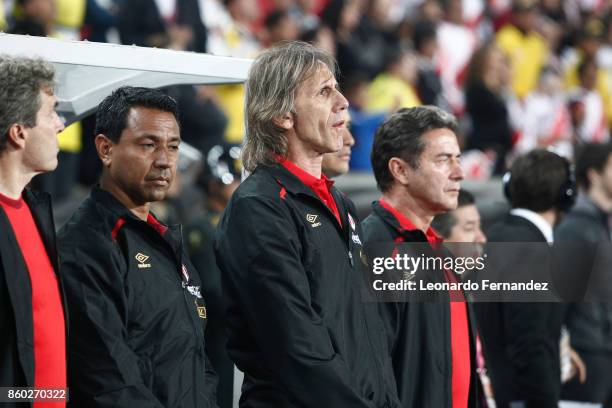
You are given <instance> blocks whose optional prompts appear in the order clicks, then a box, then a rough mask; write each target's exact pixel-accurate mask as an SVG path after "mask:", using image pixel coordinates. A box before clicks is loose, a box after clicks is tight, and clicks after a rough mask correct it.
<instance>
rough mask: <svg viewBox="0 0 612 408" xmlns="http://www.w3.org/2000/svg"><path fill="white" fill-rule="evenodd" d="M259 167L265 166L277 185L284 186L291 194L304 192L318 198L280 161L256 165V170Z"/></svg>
mask: <svg viewBox="0 0 612 408" xmlns="http://www.w3.org/2000/svg"><path fill="white" fill-rule="evenodd" d="M260 168H265V169H266V170H267V171H269V172H270V174H272V177H274V179H275V180H276V182H277V183H278V184H279V185H281V186H283V187H285V189H286V190H287V192H289V193H292V194H305V195H308V196H311V197H313V198H316V199H317V200H318V199H319V197H317V195H316V194H315V192H314V191H312V189H310V188H309V187H308V186H306V184H304V183H303V182H302V181H301V180H300V179H299V178H297V176H295V175H294V174H293V173H291V172H290V171H289V170H287V169H286V168H285V167H284V166H283V165H281V164H280V163H274V164H272V165H269V166H261V167H258V170H259V169H260Z"/></svg>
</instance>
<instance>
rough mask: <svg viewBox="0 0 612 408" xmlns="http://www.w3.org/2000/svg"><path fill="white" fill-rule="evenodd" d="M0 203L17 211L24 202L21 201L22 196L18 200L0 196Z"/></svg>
mask: <svg viewBox="0 0 612 408" xmlns="http://www.w3.org/2000/svg"><path fill="white" fill-rule="evenodd" d="M0 203H3V204H5V205H7V206H9V207H13V208H15V209H17V210H18V209H20V208H21V206H22V205H23V203H24V201H23V196H21V197H19V198H18V199H14V198H10V197H7V196H5V195H4V194H0Z"/></svg>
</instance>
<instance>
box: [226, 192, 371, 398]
mask: <svg viewBox="0 0 612 408" xmlns="http://www.w3.org/2000/svg"><path fill="white" fill-rule="evenodd" d="M227 211H229V214H226V216H225V217H224V220H223V221H222V223H221V226H220V228H219V232H218V236H217V245H216V248H215V252H216V256H217V261H218V264H219V266H220V269H221V270H222V273H223V274H224V275H223V277H224V281H223V283H224V286H227V288H226V289H225V290H226V291H227V292H226V293H229V294H231V296H233V297H234V299H229V301H230V302H234V303H237V304H239V305H240V312H241V313H242V314H243V318H244V319H246V321H247V324H248V327H249V333H248V334H249V335H251V336H252V337H253V338H254V339H255V342H256V344H257V347H258V348H259V349H260V350H261V355H262V356H263V361H261V365H262V366H264V367H265V368H266V369H268V370H270V371H271V372H272V373H273V374H274V375H275V376H276V378H277V379H278V382H279V383H280V384H282V386H284V388H285V389H286V390H287V392H289V393H291V396H292V398H294V399H295V400H296V401H297V402H299V405H300V406H303V407H313V408H319V407H323V406H327V407H373V406H374V405H373V403H372V402H370V401H367V400H366V399H365V398H363V397H362V396H360V395H359V393H358V392H357V391H356V389H357V387H356V384H355V381H353V379H352V374H351V372H350V370H349V368H348V367H347V365H346V363H345V362H344V360H343V358H342V356H340V355H339V354H338V353H336V351H335V349H334V346H333V344H332V340H331V338H330V335H329V331H328V328H327V327H326V326H325V325H324V323H323V319H322V318H321V316H320V315H319V314H318V313H317V311H315V310H313V308H312V304H311V298H310V281H309V279H308V277H307V273H306V270H305V267H304V265H303V264H302V262H301V261H300V259H301V254H302V243H301V242H300V241H299V238H298V232H297V228H296V226H295V224H294V223H293V221H292V219H291V215H290V213H289V209H288V208H287V207H286V206H284V205H283V204H282V203H281V202H280V201H278V202H276V201H274V200H272V199H267V198H265V197H246V198H241V199H238V200H236V201H234V202H233V203H232V205H231V206H230V207H229V208H228V209H227ZM254 220H255V221H254ZM329 272H330V273H333V271H329ZM230 330H231V329H230ZM241 335H244V333H236V332H234V333H232V332H231V331H230V341H231V338H232V337H239V336H241ZM230 354H232V350H230ZM237 363H238V364H240V361H238V362H237Z"/></svg>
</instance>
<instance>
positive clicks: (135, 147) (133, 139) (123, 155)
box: [96, 107, 181, 207]
mask: <svg viewBox="0 0 612 408" xmlns="http://www.w3.org/2000/svg"><path fill="white" fill-rule="evenodd" d="M180 142H181V138H180V133H179V126H178V123H177V122H176V119H175V118H174V115H173V114H172V113H170V112H164V111H160V110H157V109H148V108H141V107H136V108H131V109H130V111H129V113H128V116H127V121H126V128H125V129H124V130H123V132H122V133H121V138H120V139H119V142H118V143H113V142H111V141H110V140H109V139H107V138H106V137H105V136H103V135H98V136H97V137H96V147H97V148H98V154H99V155H100V157H101V158H102V162H103V164H104V167H105V175H104V178H103V180H104V181H103V187H104V188H105V189H106V190H108V191H110V192H111V193H113V194H114V195H115V196H116V197H118V198H119V199H120V201H122V202H124V204H127V206H128V207H130V205H129V204H133V205H137V206H141V205H145V204H147V203H150V202H153V201H161V200H163V199H164V198H165V197H166V195H167V193H168V189H169V188H170V185H171V184H172V181H173V180H174V177H175V174H176V164H177V160H178V151H179V144H180ZM125 200H128V202H127V203H125Z"/></svg>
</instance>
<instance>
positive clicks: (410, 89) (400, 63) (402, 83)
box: [365, 49, 421, 112]
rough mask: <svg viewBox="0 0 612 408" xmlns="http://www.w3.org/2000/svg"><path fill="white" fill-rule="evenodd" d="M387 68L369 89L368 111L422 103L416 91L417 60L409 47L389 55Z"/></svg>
mask: <svg viewBox="0 0 612 408" xmlns="http://www.w3.org/2000/svg"><path fill="white" fill-rule="evenodd" d="M388 61H389V62H388V63H387V65H386V68H385V70H384V71H383V72H382V73H380V74H378V75H377V76H376V78H374V81H373V82H372V84H371V85H370V88H369V89H368V101H367V104H366V106H365V110H366V111H368V112H381V111H384V112H393V111H395V110H397V109H399V108H411V107H414V106H419V105H421V100H420V99H419V96H418V95H417V92H416V80H417V60H416V56H415V55H414V53H413V52H412V51H410V50H408V49H398V50H396V51H395V52H393V53H392V55H390V56H389V60H388Z"/></svg>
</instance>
